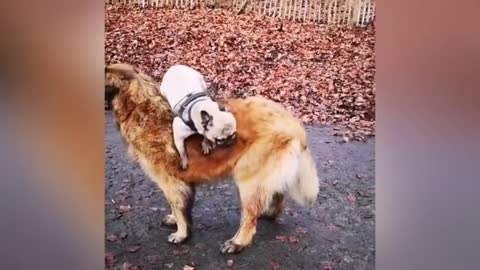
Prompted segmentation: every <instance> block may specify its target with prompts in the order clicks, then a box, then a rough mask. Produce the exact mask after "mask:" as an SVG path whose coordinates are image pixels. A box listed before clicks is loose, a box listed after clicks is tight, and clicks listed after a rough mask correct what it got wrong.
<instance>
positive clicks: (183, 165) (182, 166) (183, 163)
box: [180, 159, 188, 171]
mask: <svg viewBox="0 0 480 270" xmlns="http://www.w3.org/2000/svg"><path fill="white" fill-rule="evenodd" d="M187 168H188V160H187V159H182V161H181V162H180V170H182V171H185V170H186V169H187Z"/></svg>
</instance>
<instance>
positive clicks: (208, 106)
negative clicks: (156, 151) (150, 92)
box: [160, 65, 236, 169]
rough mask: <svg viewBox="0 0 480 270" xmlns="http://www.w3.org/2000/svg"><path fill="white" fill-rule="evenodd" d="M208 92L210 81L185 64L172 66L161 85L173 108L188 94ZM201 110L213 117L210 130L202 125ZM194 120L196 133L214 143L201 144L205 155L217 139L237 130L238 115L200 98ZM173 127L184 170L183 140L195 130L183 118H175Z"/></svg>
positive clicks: (195, 105)
mask: <svg viewBox="0 0 480 270" xmlns="http://www.w3.org/2000/svg"><path fill="white" fill-rule="evenodd" d="M206 91H207V83H206V82H205V79H204V77H203V75H202V74H201V73H200V72H198V71H196V70H195V69H193V68H191V67H188V66H184V65H174V66H172V67H170V68H169V69H168V70H167V72H166V73H165V75H164V77H163V80H162V83H161V84H160V93H161V94H162V95H163V96H164V97H165V98H166V99H167V101H168V103H169V104H170V106H171V107H172V109H174V108H175V106H176V105H177V104H178V103H179V102H182V101H183V100H184V98H185V97H186V96H187V95H188V94H190V93H199V92H206ZM202 112H206V113H208V115H209V116H211V118H210V122H209V125H208V128H207V129H205V128H204V126H203V125H202V121H204V120H203V119H202ZM182 116H183V117H185V118H186V117H188V110H185V111H184V112H183V115H182ZM191 119H192V122H193V124H194V125H195V128H196V129H197V132H198V133H199V134H202V135H203V136H204V138H206V139H208V141H210V142H212V143H211V144H206V143H202V148H203V152H204V153H205V154H207V153H209V152H210V150H212V149H213V148H214V146H215V141H216V140H217V139H220V140H223V139H226V138H227V137H228V136H230V135H231V134H233V133H234V132H236V120H235V117H233V115H232V114H231V113H229V112H223V111H220V108H219V107H218V104H217V103H216V102H214V101H213V100H211V99H210V98H201V100H200V101H198V102H196V103H195V104H194V105H193V106H192V108H191ZM172 128H173V137H174V142H175V147H176V148H177V150H178V153H179V154H180V157H181V159H182V164H181V167H182V168H183V169H185V168H186V167H187V165H188V158H187V155H186V152H185V146H184V140H185V139H186V138H188V137H189V136H191V135H193V134H194V133H195V131H193V130H192V129H191V128H190V127H189V126H187V125H186V124H185V123H184V122H183V120H182V119H181V118H180V117H175V118H174V120H173V125H172ZM209 145H210V146H209Z"/></svg>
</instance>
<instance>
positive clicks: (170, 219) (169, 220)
mask: <svg viewBox="0 0 480 270" xmlns="http://www.w3.org/2000/svg"><path fill="white" fill-rule="evenodd" d="M162 224H163V225H166V226H175V225H177V221H176V220H175V217H174V216H173V215H172V214H170V215H166V216H165V217H164V218H163V219H162Z"/></svg>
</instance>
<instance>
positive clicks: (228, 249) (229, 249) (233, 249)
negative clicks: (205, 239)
mask: <svg viewBox="0 0 480 270" xmlns="http://www.w3.org/2000/svg"><path fill="white" fill-rule="evenodd" d="M243 248H244V247H243V246H240V245H237V244H235V243H233V241H232V240H227V241H226V242H225V243H223V245H222V246H221V247H220V252H221V253H223V254H233V253H238V252H240V251H242V250H243Z"/></svg>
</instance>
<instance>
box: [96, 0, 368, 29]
mask: <svg viewBox="0 0 480 270" xmlns="http://www.w3.org/2000/svg"><path fill="white" fill-rule="evenodd" d="M374 1H375V0H106V1H105V2H106V3H112V4H115V3H122V4H132V5H140V6H142V7H148V6H153V7H157V8H180V9H195V8H204V7H207V8H216V7H217V8H218V7H221V8H228V9H231V10H233V11H235V12H236V13H238V14H240V13H250V14H256V15H262V16H270V17H274V18H279V19H284V20H291V21H298V22H317V23H325V24H337V25H338V24H344V25H355V26H366V25H368V24H369V23H370V22H372V21H373V20H374V18H375V2H374Z"/></svg>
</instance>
